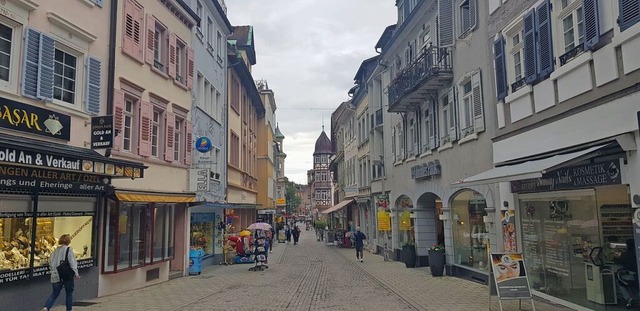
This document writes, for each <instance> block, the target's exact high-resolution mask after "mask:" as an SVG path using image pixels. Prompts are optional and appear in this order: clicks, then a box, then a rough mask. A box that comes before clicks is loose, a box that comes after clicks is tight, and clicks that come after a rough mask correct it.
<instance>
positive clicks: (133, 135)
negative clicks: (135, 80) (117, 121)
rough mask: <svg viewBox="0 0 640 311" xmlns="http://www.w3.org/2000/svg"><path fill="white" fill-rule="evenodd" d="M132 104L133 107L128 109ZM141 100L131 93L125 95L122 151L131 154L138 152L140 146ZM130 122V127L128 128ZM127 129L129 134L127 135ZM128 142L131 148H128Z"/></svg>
mask: <svg viewBox="0 0 640 311" xmlns="http://www.w3.org/2000/svg"><path fill="white" fill-rule="evenodd" d="M128 103H131V107H130V108H129V107H127V105H128ZM139 118H140V98H139V97H137V96H134V95H132V94H130V93H125V96H124V107H123V116H122V127H123V128H122V150H123V151H125V152H129V153H134V152H137V150H136V147H137V146H138V139H139V137H138V135H139V134H140V133H139V132H138V124H139V123H140V120H139ZM127 121H129V126H127ZM127 128H128V130H129V132H128V133H127ZM127 141H128V144H129V147H128V148H127Z"/></svg>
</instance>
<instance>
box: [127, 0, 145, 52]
mask: <svg viewBox="0 0 640 311" xmlns="http://www.w3.org/2000/svg"><path fill="white" fill-rule="evenodd" d="M123 20H124V25H123V32H124V33H123V34H122V52H123V53H125V54H127V55H129V56H131V57H133V58H134V59H136V60H138V61H139V62H143V54H142V50H143V47H142V45H143V44H142V32H143V31H144V29H143V27H144V26H143V25H142V24H141V21H142V20H144V12H143V9H142V7H141V6H139V5H138V4H137V3H136V2H135V1H133V0H125V2H124V19H123Z"/></svg>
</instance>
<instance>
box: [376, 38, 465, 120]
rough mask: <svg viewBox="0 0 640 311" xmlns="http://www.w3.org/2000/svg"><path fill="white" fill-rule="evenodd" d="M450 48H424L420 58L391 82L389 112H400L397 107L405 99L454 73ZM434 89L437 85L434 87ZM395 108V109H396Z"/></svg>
mask: <svg viewBox="0 0 640 311" xmlns="http://www.w3.org/2000/svg"><path fill="white" fill-rule="evenodd" d="M451 54H452V53H451V49H450V48H439V47H435V46H428V47H426V48H424V49H423V50H422V51H421V53H420V55H419V56H418V58H416V59H415V60H414V61H413V62H412V63H411V64H410V65H409V66H408V67H406V68H405V69H404V70H402V72H401V73H400V74H399V75H398V76H397V77H396V78H395V79H394V80H393V81H392V82H391V84H390V85H389V89H388V90H389V104H390V107H389V111H400V110H402V109H401V108H400V107H397V106H396V105H397V104H398V103H400V102H401V101H402V99H403V98H404V97H406V96H407V95H410V94H411V93H413V92H415V91H416V90H418V89H419V88H420V87H421V86H428V82H429V81H433V80H434V78H436V77H438V76H440V75H442V74H447V75H451V74H452V73H453V63H452V55H451ZM433 87H434V88H435V87H436V85H434V86H433ZM394 106H396V107H395V109H394Z"/></svg>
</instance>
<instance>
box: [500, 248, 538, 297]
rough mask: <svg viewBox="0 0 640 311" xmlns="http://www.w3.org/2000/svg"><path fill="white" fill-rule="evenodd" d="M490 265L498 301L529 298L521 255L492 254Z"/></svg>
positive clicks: (529, 290)
mask: <svg viewBox="0 0 640 311" xmlns="http://www.w3.org/2000/svg"><path fill="white" fill-rule="evenodd" d="M491 264H492V266H493V279H494V281H495V284H496V288H497V290H498V297H499V298H500V299H526V298H531V288H530V287H529V279H528V277H527V270H526V269H525V267H524V258H523V257H522V254H521V253H509V254H507V253H493V254H491Z"/></svg>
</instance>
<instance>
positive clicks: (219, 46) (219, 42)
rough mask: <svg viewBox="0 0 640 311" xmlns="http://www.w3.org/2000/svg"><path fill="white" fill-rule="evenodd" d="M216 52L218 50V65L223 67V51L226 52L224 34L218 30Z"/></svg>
mask: <svg viewBox="0 0 640 311" xmlns="http://www.w3.org/2000/svg"><path fill="white" fill-rule="evenodd" d="M216 50H217V53H218V54H217V55H218V63H220V65H222V62H223V60H224V57H225V55H222V51H223V50H224V47H223V40H222V33H221V32H220V31H219V30H218V31H216Z"/></svg>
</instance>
